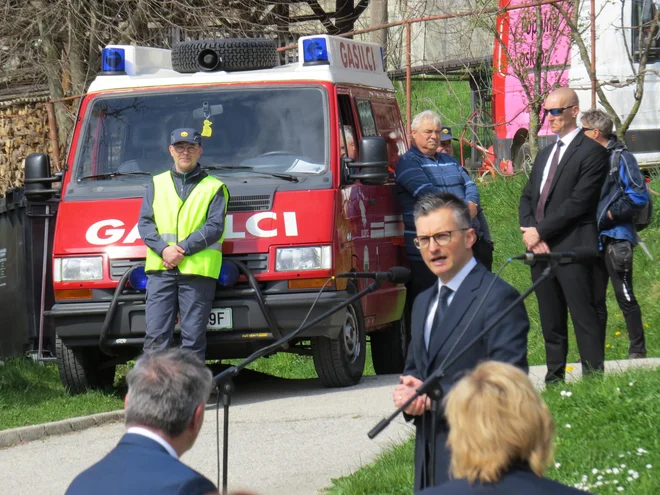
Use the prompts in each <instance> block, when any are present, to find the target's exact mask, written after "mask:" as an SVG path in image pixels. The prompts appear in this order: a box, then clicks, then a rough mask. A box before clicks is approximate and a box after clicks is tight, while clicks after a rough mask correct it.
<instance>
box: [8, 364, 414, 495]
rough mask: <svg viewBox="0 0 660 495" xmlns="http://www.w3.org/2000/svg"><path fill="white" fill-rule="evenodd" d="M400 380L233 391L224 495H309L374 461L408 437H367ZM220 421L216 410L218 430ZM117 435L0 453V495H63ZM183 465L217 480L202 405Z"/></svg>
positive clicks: (400, 425) (281, 383)
mask: <svg viewBox="0 0 660 495" xmlns="http://www.w3.org/2000/svg"><path fill="white" fill-rule="evenodd" d="M396 381H397V377H396V376H393V375H391V376H384V377H383V376H381V377H366V378H364V379H363V380H362V382H361V383H360V384H359V385H358V386H356V387H352V388H349V389H340V390H336V389H335V390H329V389H325V388H323V386H322V385H321V384H320V383H319V382H318V381H316V380H278V379H268V380H261V381H257V382H250V383H247V384H243V385H239V387H238V391H237V394H236V396H235V397H234V405H233V406H232V407H231V410H230V416H229V418H230V437H229V449H230V450H229V488H230V489H236V488H241V487H242V488H249V489H252V490H254V491H256V492H258V493H260V494H262V495H278V494H282V495H284V494H288V495H297V494H300V495H302V494H305V495H309V494H313V493H315V492H316V491H318V490H319V489H322V488H323V487H326V486H328V485H329V484H330V480H331V479H332V478H335V477H338V476H341V475H344V474H350V473H351V472H352V471H354V470H356V469H357V468H358V467H360V466H361V465H362V464H365V463H368V462H370V461H371V460H372V459H373V458H374V457H375V456H376V455H377V454H378V453H379V452H380V451H381V450H383V449H384V448H387V446H389V445H390V444H391V443H392V442H399V441H403V440H405V439H407V438H408V436H409V435H410V434H411V432H412V430H411V428H410V427H409V426H408V425H407V424H405V422H404V421H403V420H399V421H397V422H396V423H395V424H393V425H392V426H391V427H390V428H388V429H387V430H385V431H384V432H383V433H381V434H380V435H379V436H378V437H377V439H376V440H375V441H372V440H369V438H368V437H367V431H369V430H370V429H371V427H372V426H373V425H375V424H376V423H377V422H378V421H379V420H380V419H382V417H383V416H384V415H385V414H386V413H388V412H389V411H391V409H392V402H391V390H392V387H393V386H394V384H395V382H396ZM222 421H223V415H222V412H221V413H220V426H221V427H222ZM123 432H124V427H123V425H121V424H112V425H105V426H100V427H98V428H91V429H89V430H85V431H83V432H80V433H75V434H71V435H65V436H60V437H51V438H48V439H45V440H43V441H37V442H31V443H28V444H26V445H19V446H16V447H13V448H9V449H4V450H0V473H2V474H0V478H1V479H2V482H1V488H0V492H1V493H2V494H4V495H9V494H11V495H22V494H25V495H28V494H29V495H34V494H37V493H38V494H62V493H64V491H65V490H66V487H67V486H68V484H69V483H70V482H71V480H72V479H73V478H74V477H75V476H76V475H77V474H78V473H79V472H80V471H82V470H84V469H85V468H87V467H88V466H90V465H91V464H93V463H95V462H96V461H98V460H99V459H101V458H102V457H103V456H104V455H105V454H106V453H107V452H108V451H109V450H110V449H112V447H113V446H114V445H115V444H116V443H117V441H118V440H119V438H120V437H121V435H122V434H123ZM220 433H221V434H222V431H221V432H220ZM183 461H184V462H186V463H187V464H189V465H190V466H192V467H193V468H195V469H197V470H198V471H200V472H202V473H203V474H204V475H206V476H208V477H209V478H211V479H212V480H214V481H215V480H216V479H217V470H216V462H217V461H216V414H215V405H213V406H209V407H208V409H207V413H206V418H205V422H204V426H203V428H202V431H201V434H200V437H199V439H198V441H197V443H196V444H195V446H194V447H193V448H192V450H190V451H189V452H188V453H186V454H185V455H184V456H183Z"/></svg>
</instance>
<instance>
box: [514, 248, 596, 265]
mask: <svg viewBox="0 0 660 495" xmlns="http://www.w3.org/2000/svg"><path fill="white" fill-rule="evenodd" d="M599 256H600V253H599V252H598V251H596V250H595V249H591V248H584V247H577V248H575V249H574V250H573V251H565V252H554V253H539V254H534V253H524V254H519V255H518V256H514V257H513V258H511V259H512V260H523V261H524V262H525V263H531V262H533V261H557V262H558V263H559V264H560V265H568V264H571V263H589V262H592V261H594V260H596V259H597V258H598V257H599Z"/></svg>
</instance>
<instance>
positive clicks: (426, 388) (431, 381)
mask: <svg viewBox="0 0 660 495" xmlns="http://www.w3.org/2000/svg"><path fill="white" fill-rule="evenodd" d="M558 264H559V262H557V261H550V262H549V263H548V266H547V267H546V268H545V269H544V270H543V272H542V273H541V276H540V277H539V278H538V279H536V280H535V281H534V283H533V284H532V285H531V286H530V287H529V288H528V289H527V290H526V291H525V292H523V293H522V294H521V295H520V296H518V298H517V299H516V300H515V301H513V302H512V303H511V304H510V305H509V306H507V307H506V308H505V309H504V311H502V313H500V314H499V315H498V316H497V317H496V318H495V319H494V320H493V321H491V322H490V324H489V325H488V326H486V328H484V329H483V330H482V331H481V332H479V334H477V336H476V337H474V338H473V339H472V340H471V341H470V342H469V343H468V344H467V345H466V346H465V347H463V349H461V350H460V351H459V352H458V353H457V354H455V355H454V356H451V353H449V354H447V356H446V357H445V359H444V361H443V362H442V363H440V366H438V368H436V370H435V371H434V372H433V374H432V375H431V376H429V377H428V378H427V379H426V380H424V382H423V383H422V384H421V385H420V386H419V388H418V389H417V390H416V391H415V393H414V394H413V395H412V396H410V397H409V398H408V400H407V401H406V402H405V403H403V404H402V405H401V406H400V407H399V408H397V409H396V410H395V411H394V412H393V413H392V414H390V416H388V417H387V418H385V419H383V420H381V421H380V422H379V423H378V424H377V425H376V426H374V427H373V428H372V429H371V430H370V431H369V433H368V434H367V435H368V436H369V438H370V439H372V440H373V439H374V438H376V436H377V435H378V434H379V433H380V432H381V431H383V430H384V429H385V428H387V427H388V426H389V424H390V423H391V422H392V421H393V420H394V418H396V417H397V416H398V415H399V414H400V413H402V412H403V411H404V410H405V409H406V408H407V407H408V406H409V405H410V404H412V403H413V402H414V400H415V399H416V398H417V397H419V396H420V395H424V394H426V395H427V397H429V399H430V400H431V421H432V423H431V438H432V440H431V446H430V447H431V448H430V449H429V458H430V462H429V464H430V472H429V476H428V480H427V481H428V483H426V484H425V486H423V487H422V488H428V487H431V486H434V484H435V457H436V451H435V450H436V448H435V443H436V442H435V433H436V425H437V419H438V413H439V411H440V401H441V400H442V397H443V393H442V387H441V385H440V382H441V381H442V379H443V378H444V377H445V370H447V369H449V368H450V367H451V366H452V365H453V364H454V363H455V362H456V361H458V360H459V359H460V358H461V357H463V355H464V354H465V353H467V352H468V351H469V350H470V349H472V347H474V345H475V344H477V342H479V341H480V340H481V339H482V338H484V336H486V335H487V334H488V333H489V332H490V331H491V330H492V329H493V328H495V327H496V326H497V324H498V323H499V322H500V321H502V320H503V319H504V317H505V316H506V315H508V314H509V313H510V312H511V311H512V310H513V309H514V308H515V307H516V306H517V305H518V304H520V303H521V302H522V301H524V300H525V299H526V298H527V296H529V295H530V294H531V293H532V292H534V290H536V288H537V287H538V286H539V285H541V283H543V282H544V281H545V280H546V279H548V278H549V277H550V276H551V275H552V272H553V270H554V269H555V268H556V267H557V265H558ZM452 350H453V348H452Z"/></svg>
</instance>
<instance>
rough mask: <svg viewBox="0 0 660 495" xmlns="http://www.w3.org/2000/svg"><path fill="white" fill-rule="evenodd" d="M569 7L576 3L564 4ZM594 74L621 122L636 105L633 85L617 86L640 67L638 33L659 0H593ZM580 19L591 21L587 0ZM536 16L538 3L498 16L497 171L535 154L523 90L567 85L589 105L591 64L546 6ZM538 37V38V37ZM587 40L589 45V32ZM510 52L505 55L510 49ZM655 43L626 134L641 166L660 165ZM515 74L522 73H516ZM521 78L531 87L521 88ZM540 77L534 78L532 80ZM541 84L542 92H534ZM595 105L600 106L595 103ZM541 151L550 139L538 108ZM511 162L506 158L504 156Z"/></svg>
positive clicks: (659, 51)
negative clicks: (537, 64) (536, 65)
mask: <svg viewBox="0 0 660 495" xmlns="http://www.w3.org/2000/svg"><path fill="white" fill-rule="evenodd" d="M526 3H530V0H499V6H500V7H507V6H513V5H521V4H526ZM562 3H563V4H564V5H563V8H570V7H571V5H573V2H569V1H566V2H562ZM595 3H596V9H595V12H596V13H597V22H596V74H597V75H598V79H599V82H600V84H602V85H604V88H603V89H604V90H605V93H606V94H607V97H608V99H609V102H610V103H611V105H612V106H613V108H614V110H615V111H616V112H617V113H618V115H619V117H620V118H621V119H622V120H624V119H625V118H626V117H627V116H628V114H629V112H630V109H631V108H632V106H633V103H634V91H635V85H634V84H633V85H628V86H623V87H620V86H621V83H625V81H628V80H630V79H631V78H632V77H633V74H634V73H633V71H634V70H635V71H636V70H637V69H638V67H639V52H640V49H639V47H638V35H639V30H640V29H643V24H644V23H647V22H649V20H651V19H652V18H653V16H654V15H655V12H656V9H657V8H658V7H659V6H660V0H622V2H614V3H613V2H608V1H607V0H596V2H595ZM580 4H581V5H582V7H581V8H582V10H581V11H580V12H579V19H580V23H581V25H582V26H589V22H590V19H589V16H590V9H589V2H580ZM540 9H541V16H540V17H541V19H542V21H541V22H540V23H539V22H537V10H536V7H529V8H525V9H517V10H511V11H508V12H504V13H502V14H500V15H499V16H498V18H497V32H498V36H496V39H495V44H494V53H493V81H492V88H493V100H492V113H493V123H494V125H495V136H494V137H495V140H494V143H493V148H494V153H495V156H496V158H495V163H496V166H498V167H499V168H500V169H501V170H502V171H505V172H506V171H507V170H508V171H511V167H512V166H513V168H514V169H515V170H521V169H523V170H525V169H526V168H527V167H528V166H529V165H530V164H531V160H532V159H533V157H532V156H531V155H530V152H529V144H528V143H527V136H528V132H529V126H530V114H531V111H530V102H529V99H528V97H527V94H529V93H531V95H532V97H534V96H535V95H539V94H541V95H543V94H545V91H546V89H547V88H551V87H553V86H556V85H557V86H559V85H560V86H566V85H568V86H570V87H572V88H574V89H575V90H576V91H577V92H578V95H579V97H580V106H581V107H582V109H587V108H590V107H591V83H590V80H589V75H588V68H587V67H585V65H584V64H583V62H582V59H581V58H580V54H579V51H578V49H577V47H576V46H575V44H574V43H572V42H571V36H570V31H569V29H568V27H567V25H566V23H565V21H564V19H563V18H562V17H561V16H560V15H559V14H558V13H557V12H556V10H555V9H554V8H553V7H552V6H551V5H544V6H542V7H541V8H540ZM539 36H540V37H541V40H539ZM583 36H584V37H585V38H586V39H585V42H586V43H587V45H588V46H589V41H590V40H589V30H588V29H587V30H586V35H583ZM539 41H540V47H541V50H540V54H538V56H539V57H540V61H541V66H542V70H541V72H540V78H539V79H540V80H539V81H538V83H537V81H535V77H534V72H535V71H534V69H533V67H534V61H535V60H536V58H537V53H538V50H537V46H538V45H539V44H538V42H539ZM507 54H508V55H507ZM659 55H660V42H659V41H658V39H657V37H656V39H655V41H654V44H653V46H652V47H651V51H650V57H649V61H648V65H647V70H650V72H649V73H648V74H647V76H646V81H645V84H644V86H645V87H644V96H643V99H642V104H641V107H640V109H639V112H638V114H637V116H636V117H635V119H634V120H633V122H632V124H631V126H630V128H629V129H628V131H627V133H626V143H627V145H628V148H629V149H630V151H631V152H633V153H634V154H635V156H636V157H637V160H638V161H639V163H640V165H641V166H657V165H660V104H659V103H660V83H659V82H660V76H658V74H660V57H659ZM518 76H520V77H518ZM523 81H524V83H525V84H527V85H528V87H529V88H532V90H531V91H527V92H526V91H525V90H524V88H523ZM536 83H537V84H536ZM539 90H540V92H539ZM597 106H599V107H600V106H601V105H600V102H597ZM539 124H540V127H539V130H538V136H539V149H540V148H541V147H543V146H544V145H545V144H547V143H549V142H550V141H552V140H553V139H554V137H553V135H552V134H551V132H550V131H549V129H548V125H547V121H545V119H544V118H543V114H541V115H539ZM509 161H511V162H512V163H511V162H509Z"/></svg>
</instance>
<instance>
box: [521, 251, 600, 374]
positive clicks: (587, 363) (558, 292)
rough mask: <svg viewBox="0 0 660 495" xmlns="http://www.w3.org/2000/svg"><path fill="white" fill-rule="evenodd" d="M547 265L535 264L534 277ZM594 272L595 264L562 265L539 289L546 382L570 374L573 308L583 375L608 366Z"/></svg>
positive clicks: (533, 267)
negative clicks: (569, 325) (567, 372)
mask: <svg viewBox="0 0 660 495" xmlns="http://www.w3.org/2000/svg"><path fill="white" fill-rule="evenodd" d="M545 266H546V264H545V263H540V262H539V263H535V264H534V265H533V266H532V280H534V281H536V279H538V278H539V277H540V276H541V272H542V271H543V269H544V268H545ZM593 272H594V266H593V265H578V264H572V265H560V266H558V267H557V268H556V269H555V275H554V276H553V277H551V278H550V279H548V280H546V281H545V282H543V283H542V284H541V285H539V287H538V288H537V289H536V297H537V298H538V303H539V313H540V316H541V327H542V328H543V339H544V340H545V355H546V364H547V366H548V372H547V374H546V376H545V381H546V383H550V382H555V381H560V380H563V379H564V377H565V374H566V356H567V355H568V312H569V311H570V313H571V320H572V321H573V328H574V329H575V338H576V340H577V345H578V350H579V351H580V360H581V362H582V371H583V374H585V375H588V374H590V373H592V372H594V371H602V370H603V369H604V363H605V331H604V329H603V328H602V326H601V323H600V320H599V317H598V312H597V310H596V305H595V302H594V295H593V289H592V284H593Z"/></svg>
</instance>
